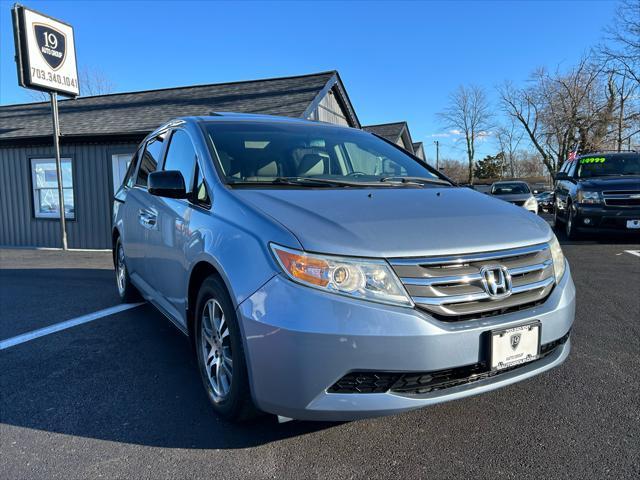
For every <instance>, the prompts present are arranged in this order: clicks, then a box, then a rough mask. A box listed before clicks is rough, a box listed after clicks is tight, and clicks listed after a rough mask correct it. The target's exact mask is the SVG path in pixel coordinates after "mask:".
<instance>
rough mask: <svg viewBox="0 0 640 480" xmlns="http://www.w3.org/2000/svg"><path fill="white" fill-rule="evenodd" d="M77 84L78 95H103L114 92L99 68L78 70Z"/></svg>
mask: <svg viewBox="0 0 640 480" xmlns="http://www.w3.org/2000/svg"><path fill="white" fill-rule="evenodd" d="M78 76H79V77H80V78H78V83H80V95H82V96H83V97H87V96H91V95H104V94H106V93H111V92H113V91H114V90H115V85H114V83H113V82H112V81H111V79H110V78H109V77H108V76H107V75H106V74H105V73H104V71H102V70H100V69H99V68H88V67H83V68H81V69H80V72H79V75H78Z"/></svg>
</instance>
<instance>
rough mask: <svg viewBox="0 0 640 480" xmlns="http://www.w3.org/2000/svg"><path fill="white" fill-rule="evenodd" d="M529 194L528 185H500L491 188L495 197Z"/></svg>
mask: <svg viewBox="0 0 640 480" xmlns="http://www.w3.org/2000/svg"><path fill="white" fill-rule="evenodd" d="M529 192H530V190H529V186H528V185H527V184H526V183H499V184H497V185H494V186H493V187H492V188H491V193H492V194H493V195H517V194H523V193H529Z"/></svg>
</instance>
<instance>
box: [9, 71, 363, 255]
mask: <svg viewBox="0 0 640 480" xmlns="http://www.w3.org/2000/svg"><path fill="white" fill-rule="evenodd" d="M216 111H217V112H242V113H259V114H269V115H283V116H288V117H296V118H305V119H310V120H317V121H323V122H330V123H335V124H339V125H347V126H351V127H356V128H360V123H359V121H358V117H357V116H356V113H355V111H354V109H353V106H352V105H351V102H350V101H349V97H348V95H347V92H346V90H345V88H344V85H343V84H342V81H341V80H340V76H339V75H338V72H336V71H330V72H323V73H317V74H311V75H303V76H296V77H286V78H272V79H265V80H254V81H244V82H233V83H221V84H214V85H199V86H191V87H180V88H170V89H162V90H150V91H143V92H132V93H117V94H109V95H99V96H94V97H84V98H82V97H81V98H78V99H76V100H64V101H61V102H60V103H59V112H60V130H61V138H60V146H61V157H62V166H63V169H62V170H63V187H64V196H65V210H66V212H65V216H66V218H67V220H68V221H67V235H68V242H69V247H70V248H98V249H101V248H111V206H112V198H113V193H114V190H115V189H116V188H117V187H118V186H119V185H120V183H121V182H122V178H123V177H124V174H125V172H126V168H127V164H128V162H129V159H130V158H131V155H132V154H133V152H134V151H135V149H136V147H137V145H138V143H139V142H140V141H141V140H142V139H143V138H144V137H145V136H146V135H147V134H148V133H149V132H151V131H152V130H154V129H155V128H156V127H158V126H159V125H160V124H162V123H163V122H165V121H167V120H169V119H171V118H173V117H179V116H190V115H209V114H211V113H212V112H216ZM51 134H52V126H51V109H50V105H49V103H30V104H22V105H8V106H2V107H0V245H1V246H21V247H59V246H60V226H59V213H58V211H57V205H58V193H57V179H56V168H55V160H54V153H53V145H52V137H51Z"/></svg>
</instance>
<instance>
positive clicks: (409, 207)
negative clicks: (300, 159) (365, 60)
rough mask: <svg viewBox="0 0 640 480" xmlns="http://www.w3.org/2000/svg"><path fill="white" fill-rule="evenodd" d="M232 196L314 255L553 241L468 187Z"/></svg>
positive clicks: (529, 218)
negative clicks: (274, 223)
mask: <svg viewBox="0 0 640 480" xmlns="http://www.w3.org/2000/svg"><path fill="white" fill-rule="evenodd" d="M232 192H233V194H234V195H237V196H238V198H240V199H241V200H242V201H243V202H245V203H247V204H250V205H252V206H253V208H256V209H259V210H262V211H263V212H264V213H266V214H267V215H269V216H271V217H272V218H274V219H275V220H277V221H278V222H279V223H281V224H282V225H284V226H285V227H286V228H287V229H288V230H290V231H291V232H292V233H293V235H295V236H296V237H297V239H298V240H299V242H300V243H301V245H302V247H303V248H304V249H305V250H307V251H312V252H322V253H332V254H337V255H353V256H360V257H386V258H392V257H409V256H423V255H442V254H449V253H470V252H477V251H487V250H500V249H505V248H513V247H520V246H526V245H532V244H536V243H542V242H546V241H548V240H549V239H550V238H551V231H550V228H549V226H548V225H547V223H546V222H545V221H544V220H542V219H541V218H539V217H538V216H536V215H532V214H531V213H530V212H527V211H525V210H524V209H522V208H520V207H516V206H513V205H511V204H509V203H505V202H502V201H498V200H496V199H494V198H491V197H490V196H488V195H484V194H481V193H478V192H475V191H473V190H471V189H468V188H455V187H452V188H442V189H440V188H424V189H422V188H394V187H389V188H385V189H382V188H376V189H360V188H357V189H349V188H342V189H273V190H269V189H260V190H257V189H256V190H254V189H234V190H232ZM267 240H269V239H267Z"/></svg>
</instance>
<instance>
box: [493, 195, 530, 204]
mask: <svg viewBox="0 0 640 480" xmlns="http://www.w3.org/2000/svg"><path fill="white" fill-rule="evenodd" d="M493 196H494V197H496V198H499V199H500V200H504V201H506V202H524V201H526V200H529V198H531V196H532V195H531V194H530V193H511V194H508V195H493Z"/></svg>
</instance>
